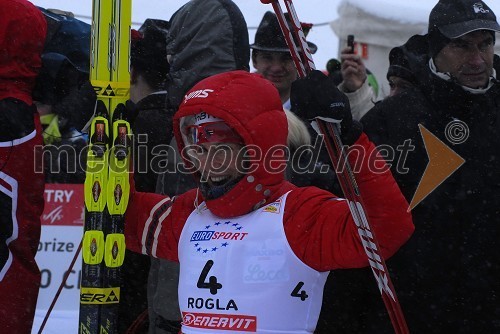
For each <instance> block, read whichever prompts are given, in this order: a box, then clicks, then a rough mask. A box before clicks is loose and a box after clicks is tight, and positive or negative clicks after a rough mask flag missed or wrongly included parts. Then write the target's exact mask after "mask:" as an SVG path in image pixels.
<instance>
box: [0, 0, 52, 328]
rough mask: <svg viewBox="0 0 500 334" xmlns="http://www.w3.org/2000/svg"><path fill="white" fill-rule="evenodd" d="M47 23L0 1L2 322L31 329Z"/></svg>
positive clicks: (26, 6) (27, 6)
mask: <svg viewBox="0 0 500 334" xmlns="http://www.w3.org/2000/svg"><path fill="white" fill-rule="evenodd" d="M46 31H47V24H46V22H45V19H44V17H43V15H42V13H41V12H40V11H39V10H38V9H37V8H36V7H35V6H34V5H33V4H31V3H30V2H28V1H26V0H2V1H0V166H1V168H0V296H1V297H2V303H0V328H1V330H0V331H1V332H2V333H30V332H31V327H32V324H33V318H34V315H35V308H36V301H37V298H38V289H39V287H40V271H39V269H38V266H37V264H36V262H35V254H36V250H37V247H38V242H39V239H40V227H41V224H40V215H41V214H42V211H43V191H44V176H43V168H42V166H41V159H40V158H41V156H37V155H36V154H35V152H37V151H36V150H37V149H36V147H37V146H38V152H40V150H41V145H42V136H41V128H40V122H39V117H38V114H37V111H36V107H35V106H34V105H33V102H32V97H31V94H32V91H33V87H34V84H35V78H36V76H37V74H38V71H39V69H40V67H41V53H42V49H43V44H44V41H45V34H46Z"/></svg>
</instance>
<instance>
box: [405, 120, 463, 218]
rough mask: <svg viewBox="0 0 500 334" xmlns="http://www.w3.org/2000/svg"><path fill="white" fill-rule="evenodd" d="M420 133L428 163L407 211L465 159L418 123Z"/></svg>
mask: <svg viewBox="0 0 500 334" xmlns="http://www.w3.org/2000/svg"><path fill="white" fill-rule="evenodd" d="M418 127H419V128H420V134H421V135H422V138H423V140H424V145H425V150H426V152H427V156H428V157H429V163H428V164H427V167H426V168H425V171H424V175H422V179H421V180H420V183H419V184H418V187H417V191H415V195H413V198H412V200H411V203H410V207H409V208H408V211H411V210H413V208H415V207H416V206H417V205H418V204H419V203H420V202H422V201H423V200H424V198H426V197H427V196H428V195H429V194H430V193H431V192H433V191H434V189H436V188H437V187H438V186H439V185H440V184H441V183H443V182H444V180H446V179H447V178H448V177H450V176H451V174H453V173H454V172H455V171H456V170H457V169H459V168H460V166H462V165H463V164H464V163H465V160H464V159H463V158H462V157H461V156H459V155H458V154H456V153H455V151H453V150H452V149H451V148H449V147H448V146H446V144H445V143H443V142H442V141H441V140H439V138H438V137H436V136H435V135H433V134H432V133H431V132H430V131H429V130H427V129H426V128H425V127H424V126H423V125H422V124H419V125H418Z"/></svg>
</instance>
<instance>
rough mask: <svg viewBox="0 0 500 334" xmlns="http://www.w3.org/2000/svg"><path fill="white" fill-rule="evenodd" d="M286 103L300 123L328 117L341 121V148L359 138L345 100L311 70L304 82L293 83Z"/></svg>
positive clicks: (358, 130)
mask: <svg viewBox="0 0 500 334" xmlns="http://www.w3.org/2000/svg"><path fill="white" fill-rule="evenodd" d="M290 102H291V106H292V112H294V113H295V114H296V115H297V116H299V117H300V118H302V119H307V120H312V119H314V118H315V117H328V118H333V119H335V120H338V121H341V123H340V131H341V139H342V142H343V143H344V144H347V145H351V144H353V143H354V142H355V141H356V140H357V139H358V137H359V136H360V134H361V131H362V127H361V124H360V123H359V122H357V121H353V119H352V114H351V107H350V105H349V99H348V98H347V96H346V95H345V94H344V93H342V92H341V91H339V90H338V88H337V86H336V85H335V83H334V82H333V80H332V79H331V78H329V77H327V76H326V75H324V74H323V72H321V71H317V70H314V71H312V72H311V73H309V74H308V75H307V76H306V77H305V78H301V79H298V80H296V81H294V82H293V83H292V90H291V95H290Z"/></svg>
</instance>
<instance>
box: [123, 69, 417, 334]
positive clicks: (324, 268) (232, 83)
mask: <svg viewBox="0 0 500 334" xmlns="http://www.w3.org/2000/svg"><path fill="white" fill-rule="evenodd" d="M313 73H319V74H321V73H320V72H319V71H315V72H313ZM312 76H314V75H312ZM323 77H324V76H323ZM296 84H298V85H300V86H301V88H302V90H303V91H304V93H305V94H308V95H310V96H311V97H312V98H314V99H315V101H316V104H315V111H316V112H319V113H320V114H322V115H325V116H326V115H328V116H329V117H334V118H336V119H338V120H341V128H342V137H343V140H344V142H345V143H346V144H351V145H353V144H356V145H359V146H360V147H362V148H363V149H362V150H356V152H354V151H353V152H352V154H350V155H349V158H350V159H351V163H352V162H354V161H355V160H357V159H358V158H362V157H361V156H359V154H360V153H361V152H365V153H366V156H365V157H364V158H363V159H360V161H361V160H362V162H361V164H360V166H359V167H360V168H359V173H357V181H358V184H359V187H360V190H361V192H362V193H363V194H364V195H366V199H365V204H366V206H367V212H368V214H369V218H370V220H371V222H372V226H373V229H374V230H375V231H374V232H375V233H376V234H377V237H378V238H379V239H378V240H379V243H380V253H381V256H384V257H388V256H391V255H392V254H393V253H394V252H396V250H397V249H398V248H399V247H400V246H401V245H402V244H403V243H404V242H405V241H406V240H407V239H408V238H409V236H410V235H411V233H412V231H413V225H412V222H411V216H410V215H409V214H408V213H407V212H406V210H407V207H408V204H407V202H406V201H405V200H404V198H403V196H402V194H401V192H400V191H399V189H398V187H397V185H396V184H395V181H394V179H393V178H392V176H391V174H390V173H389V172H388V171H387V168H385V167H384V166H385V162H383V160H381V157H380V156H379V155H378V153H377V151H376V149H375V147H374V146H373V144H372V143H371V142H370V141H369V140H368V139H367V137H366V136H365V135H364V134H363V133H362V132H361V131H360V128H358V127H356V126H354V125H353V124H354V123H353V122H352V115H351V112H350V109H349V104H348V101H347V97H345V96H344V95H343V94H342V93H340V92H339V91H338V90H337V89H336V88H335V87H334V86H327V87H328V89H324V88H321V87H322V85H321V84H322V83H321V82H319V81H318V80H316V79H311V77H309V78H306V79H300V80H299V81H296V83H294V85H296ZM332 87H333V88H332ZM318 101H321V102H318ZM299 104H300V103H299ZM299 106H300V107H301V108H307V105H304V104H300V105H299ZM174 131H175V136H176V138H177V142H178V143H179V150H180V151H181V152H182V155H183V158H184V161H185V165H186V168H187V169H188V170H189V171H190V172H191V173H192V174H193V175H194V177H195V178H196V179H197V182H198V187H197V188H196V189H192V190H190V191H188V192H186V193H184V194H182V195H179V196H176V197H174V198H169V197H166V196H161V195H156V194H149V193H138V192H134V193H133V194H132V196H131V202H130V203H129V209H128V212H127V217H126V220H127V221H126V236H127V247H129V248H130V249H131V250H134V251H137V252H141V253H144V254H148V255H151V256H154V257H162V258H166V259H168V260H171V261H178V262H180V279H179V304H180V309H181V313H182V317H183V322H182V332H183V333H186V334H191V333H214V332H221V331H225V332H238V333H241V332H243V331H244V332H254V333H271V332H273V333H313V332H314V329H315V326H316V322H317V320H318V316H319V312H320V308H321V301H322V294H323V285H324V283H325V280H326V277H327V275H328V272H329V270H332V269H336V268H353V267H363V266H367V265H368V259H367V257H366V254H365V251H364V246H363V244H362V242H361V240H360V237H359V235H358V229H357V227H356V224H355V222H354V221H353V219H352V216H351V214H350V212H349V206H348V204H347V201H346V200H344V199H341V198H338V197H336V196H334V195H332V194H331V193H328V192H326V191H324V190H320V189H318V188H315V187H305V188H299V187H296V186H294V185H292V184H291V183H289V182H287V181H285V178H284V171H285V168H286V150H287V147H286V139H287V132H288V131H287V120H286V116H285V113H284V111H283V108H282V104H281V100H280V97H279V94H278V92H277V90H276V89H275V88H274V86H273V85H272V84H271V83H270V82H269V81H267V80H266V79H264V78H262V77H261V76H260V75H257V74H250V73H248V72H245V71H232V72H227V73H223V74H218V75H214V76H212V77H209V78H207V79H204V80H202V81H200V82H199V83H198V84H196V85H195V86H194V87H193V88H192V89H191V90H190V91H189V92H188V93H187V94H186V95H185V98H184V101H183V102H182V103H181V105H180V107H179V110H178V112H177V113H176V115H175V116H174ZM370 166H371V167H376V170H377V171H378V172H374V171H373V170H372V169H371V168H370ZM384 170H385V171H384Z"/></svg>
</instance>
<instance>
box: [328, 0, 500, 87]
mask: <svg viewBox="0 0 500 334" xmlns="http://www.w3.org/2000/svg"><path fill="white" fill-rule="evenodd" d="M437 2H438V1H437V0H420V1H418V2H417V1H400V0H370V1H366V0H343V1H341V3H340V4H339V6H338V7H337V11H338V18H337V19H336V20H334V21H332V22H331V23H330V26H331V28H332V29H333V31H334V32H335V34H336V35H337V36H338V37H339V43H340V45H346V39H347V35H349V34H352V35H354V36H355V40H356V42H357V45H356V46H357V52H358V53H359V54H360V55H361V56H362V57H363V60H364V62H365V64H366V66H367V68H368V69H370V70H371V71H372V72H373V73H374V74H375V76H376V77H377V80H378V82H379V85H380V86H381V90H382V94H383V95H386V94H387V93H388V91H389V86H388V83H387V80H386V74H387V68H388V67H389V59H388V55H389V51H390V50H391V49H392V48H393V47H395V46H398V45H402V44H404V43H405V42H406V41H407V40H408V38H409V37H411V36H412V35H415V34H425V33H426V32H427V22H428V19H429V14H430V12H431V10H432V8H433V7H434V5H435V4H436V3H437ZM485 2H486V3H487V4H488V6H490V8H491V9H492V10H493V11H494V12H495V13H497V15H500V3H498V2H493V1H492V0H489V1H488V0H487V1H485ZM340 49H341V48H339V50H340ZM496 49H497V53H498V51H500V44H499V45H497V48H496ZM339 52H340V51H339Z"/></svg>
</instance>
